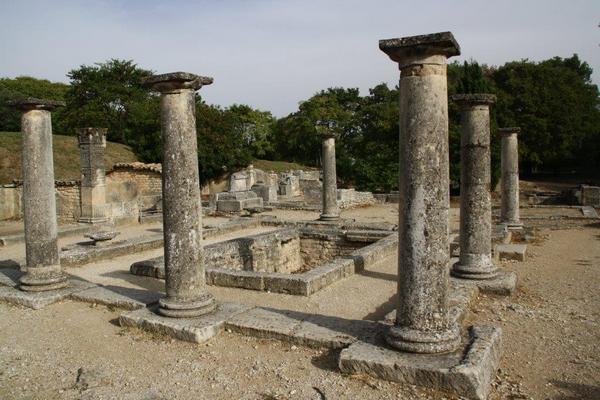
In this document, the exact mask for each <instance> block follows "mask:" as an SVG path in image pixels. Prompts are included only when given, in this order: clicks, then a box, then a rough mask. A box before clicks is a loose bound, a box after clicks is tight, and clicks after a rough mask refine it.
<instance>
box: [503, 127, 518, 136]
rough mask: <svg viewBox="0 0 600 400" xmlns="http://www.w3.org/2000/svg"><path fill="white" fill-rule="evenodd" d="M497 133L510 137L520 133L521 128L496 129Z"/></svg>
mask: <svg viewBox="0 0 600 400" xmlns="http://www.w3.org/2000/svg"><path fill="white" fill-rule="evenodd" d="M498 133H499V134H500V135H502V136H510V135H512V134H515V135H518V134H519V133H521V128H519V127H518V126H512V127H509V128H498Z"/></svg>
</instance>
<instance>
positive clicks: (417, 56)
mask: <svg viewBox="0 0 600 400" xmlns="http://www.w3.org/2000/svg"><path fill="white" fill-rule="evenodd" d="M379 48H380V49H381V50H382V51H383V52H385V53H386V54H387V55H388V56H389V57H390V58H391V59H392V60H393V61H396V62H397V63H398V64H399V67H400V71H401V73H400V161H399V166H400V182H399V194H400V203H399V204H400V205H399V214H400V218H399V224H398V235H399V249H398V256H399V270H398V306H397V317H396V323H395V325H394V326H392V327H391V328H390V329H389V331H388V333H387V335H386V340H387V342H388V343H389V344H390V345H391V346H392V347H394V348H396V349H399V350H402V351H407V352H415V353H440V352H448V351H453V350H455V349H456V348H457V347H458V346H459V343H460V339H459V331H458V328H457V326H456V325H455V324H454V323H452V322H451V321H450V318H449V313H448V309H449V306H448V284H449V283H448V282H449V264H450V255H449V253H448V209H449V206H450V194H449V159H448V100H447V99H448V94H447V78H446V60H447V58H448V57H451V56H454V55H458V54H460V47H459V46H458V44H457V43H456V41H455V39H454V37H453V35H452V34H451V33H450V32H444V33H437V34H431V35H423V36H414V37H407V38H401V39H390V40H382V41H380V42H379Z"/></svg>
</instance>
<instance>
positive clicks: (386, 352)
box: [338, 326, 502, 400]
mask: <svg viewBox="0 0 600 400" xmlns="http://www.w3.org/2000/svg"><path fill="white" fill-rule="evenodd" d="M501 335H502V331H501V329H500V328H496V327H486V326H473V327H471V328H470V329H469V332H468V335H467V337H464V338H463V345H462V346H461V347H460V348H459V350H457V351H455V352H452V353H442V354H417V353H406V352H401V351H397V350H392V349H391V348H390V347H388V346H386V345H385V344H384V343H383V340H381V341H380V342H379V343H378V344H372V343H366V342H362V341H360V342H356V343H354V344H352V345H350V347H348V348H347V349H344V350H342V351H341V353H340V358H339V362H338V365H339V368H340V370H341V371H342V372H343V373H346V374H367V375H370V376H373V377H375V378H380V379H384V380H388V381H394V382H400V383H405V384H410V385H417V386H424V387H427V388H430V389H438V390H442V391H446V392H450V393H453V394H455V395H458V396H463V397H466V398H471V399H482V400H483V399H487V395H488V394H489V390H490V386H491V382H492V380H493V379H494V377H495V375H496V370H497V368H498V363H499V361H500V353H501V350H500V349H501Z"/></svg>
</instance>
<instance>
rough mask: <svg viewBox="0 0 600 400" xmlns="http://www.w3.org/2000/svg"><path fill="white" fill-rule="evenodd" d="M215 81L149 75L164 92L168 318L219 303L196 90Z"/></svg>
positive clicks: (163, 302)
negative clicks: (210, 270) (207, 237)
mask: <svg viewBox="0 0 600 400" xmlns="http://www.w3.org/2000/svg"><path fill="white" fill-rule="evenodd" d="M212 81H213V80H212V78H208V77H202V76H197V75H194V74H190V73H186V72H174V73H169V74H162V75H154V76H151V77H148V78H146V79H145V80H144V83H145V84H146V85H148V86H150V87H152V88H153V89H154V90H157V91H159V92H160V93H161V97H160V111H161V135H162V154H163V157H162V159H163V164H162V189H163V191H162V192H163V225H164V228H163V229H164V247H165V275H166V297H164V298H161V299H160V301H159V308H158V312H159V313H160V314H162V315H164V316H167V317H182V318H185V317H197V316H201V315H204V314H207V313H210V312H212V311H214V310H215V307H216V302H215V300H214V298H213V296H212V295H211V294H210V293H208V292H207V290H206V281H205V272H204V264H203V254H202V253H203V249H202V243H201V241H202V221H201V218H202V212H201V200H200V180H199V174H198V153H197V139H196V116H195V105H196V103H195V92H196V90H198V89H200V88H201V87H202V86H203V85H209V84H211V83H212Z"/></svg>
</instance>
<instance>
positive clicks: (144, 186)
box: [106, 163, 162, 220]
mask: <svg viewBox="0 0 600 400" xmlns="http://www.w3.org/2000/svg"><path fill="white" fill-rule="evenodd" d="M161 172H162V168H161V166H160V164H143V163H131V164H116V165H115V167H114V169H113V170H112V171H110V172H108V173H107V174H106V202H107V204H108V207H109V210H108V215H109V216H110V218H112V219H113V220H115V219H119V220H124V219H131V220H137V219H138V217H139V214H140V211H143V210H148V209H159V208H162V207H161V199H162V178H161Z"/></svg>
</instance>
